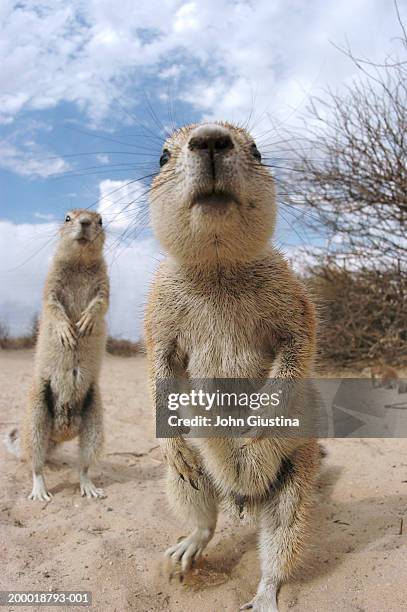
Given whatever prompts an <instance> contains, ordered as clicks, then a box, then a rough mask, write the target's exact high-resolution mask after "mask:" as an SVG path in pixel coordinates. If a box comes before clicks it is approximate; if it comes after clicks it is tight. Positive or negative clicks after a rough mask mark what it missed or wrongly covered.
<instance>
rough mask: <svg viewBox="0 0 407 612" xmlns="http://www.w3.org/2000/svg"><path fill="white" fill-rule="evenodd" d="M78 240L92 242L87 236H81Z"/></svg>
mask: <svg viewBox="0 0 407 612" xmlns="http://www.w3.org/2000/svg"><path fill="white" fill-rule="evenodd" d="M76 241H77V242H79V244H87V243H88V242H90V239H89V238H87V237H86V236H80V237H79V238H77V239H76Z"/></svg>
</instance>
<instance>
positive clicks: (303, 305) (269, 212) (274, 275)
mask: <svg viewBox="0 0 407 612" xmlns="http://www.w3.org/2000/svg"><path fill="white" fill-rule="evenodd" d="M160 165H161V171H160V174H159V175H158V176H157V177H156V178H155V180H154V182H153V185H152V189H151V206H150V208H151V218H152V225H153V229H154V231H155V234H156V236H157V237H158V239H159V241H160V242H161V244H162V246H163V247H164V248H165V250H166V252H167V254H168V257H167V259H166V260H165V261H163V262H162V263H161V264H160V266H159V269H158V271H157V274H156V276H155V279H154V281H153V285H152V288H151V292H150V297H149V303H148V307H147V313H146V320H145V332H146V343H147V352H148V360H149V368H150V380H151V389H152V393H153V395H154V392H155V381H156V380H157V379H172V378H176V377H184V378H191V379H199V378H201V379H202V378H254V379H264V380H265V379H267V378H269V377H275V378H277V379H282V380H295V379H297V378H306V377H309V376H311V375H312V367H313V360H314V352H315V328H316V320H315V313H314V307H313V305H312V303H311V301H310V299H309V297H308V295H307V293H306V291H305V289H304V287H303V286H302V284H301V283H300V281H299V280H298V279H297V278H296V277H295V275H294V273H293V272H292V271H291V269H290V268H289V266H288V264H287V262H286V261H285V259H284V258H283V256H282V255H281V254H280V253H279V252H278V251H277V250H276V249H275V248H274V247H273V246H272V245H271V244H270V238H271V236H272V234H273V231H274V226H275V218H276V202H275V189H274V181H273V178H272V176H271V174H270V173H269V171H268V169H267V168H266V167H264V166H263V165H262V163H261V155H260V152H259V151H258V149H257V147H256V144H255V142H254V140H253V138H252V137H251V136H250V135H249V133H248V132H247V131H246V130H244V129H243V128H239V127H235V126H233V125H231V124H228V123H213V124H209V123H208V124H201V125H191V126H187V127H184V128H182V129H180V130H178V131H176V132H175V133H174V134H173V135H172V136H171V137H170V138H169V139H168V140H167V142H166V143H165V145H164V150H163V152H162V156H161V159H160ZM161 442H162V448H163V454H164V457H165V460H166V462H167V464H168V494H169V501H170V503H171V505H172V506H173V508H174V509H175V512H176V513H177V515H178V516H179V517H184V518H185V519H190V520H191V522H192V527H193V530H192V532H191V533H190V535H189V536H188V537H186V538H183V539H182V540H181V541H179V542H178V543H177V544H175V545H174V546H172V547H171V548H169V549H168V550H167V552H166V557H167V559H168V561H169V563H170V564H172V565H173V567H174V569H175V570H176V571H179V572H181V573H183V572H187V571H188V570H189V569H190V568H191V567H192V565H193V563H194V561H195V560H197V558H198V557H199V556H200V555H201V554H202V552H203V550H204V549H205V547H206V545H207V544H208V542H209V541H210V539H211V538H212V536H213V533H214V530H215V526H216V520H217V512H218V506H219V504H220V503H221V502H222V501H223V500H224V499H225V498H228V497H230V498H234V499H236V500H241V499H244V500H245V502H247V503H249V504H250V505H251V506H252V508H253V511H254V514H255V516H256V519H257V524H258V527H259V550H260V560H261V569H262V577H261V580H260V584H259V587H258V590H257V594H256V595H255V597H254V598H253V599H252V600H251V601H250V603H248V604H246V605H244V606H243V608H242V609H245V610H246V609H251V610H255V611H257V612H259V611H262V612H265V611H266V610H267V611H268V612H269V611H270V610H271V611H274V610H277V591H278V588H279V586H280V584H281V583H282V581H284V580H286V579H287V578H288V577H289V576H290V574H291V572H292V571H293V569H294V568H295V567H296V565H297V563H298V561H299V559H300V557H301V553H302V552H303V551H304V549H305V548H306V540H307V535H308V532H309V522H310V515H311V508H312V499H313V492H314V483H315V478H316V475H317V472H318V468H319V463H320V452H319V448H318V444H317V442H316V441H315V440H306V439H294V440H293V439H291V440H289V439H286V438H284V439H281V438H278V439H277V438H261V439H259V440H257V441H256V443H254V444H247V443H246V442H247V439H246V440H242V439H238V438H233V439H229V438H227V439H226V438H212V439H209V438H207V439H199V440H198V439H196V440H186V439H184V438H182V437H177V438H172V439H165V440H162V441H161Z"/></svg>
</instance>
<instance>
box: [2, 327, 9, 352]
mask: <svg viewBox="0 0 407 612" xmlns="http://www.w3.org/2000/svg"><path fill="white" fill-rule="evenodd" d="M9 341H10V330H9V327H8V325H7V323H5V322H4V321H0V348H2V349H6V348H8V345H9Z"/></svg>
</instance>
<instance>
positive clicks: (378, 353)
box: [308, 264, 407, 368]
mask: <svg viewBox="0 0 407 612" xmlns="http://www.w3.org/2000/svg"><path fill="white" fill-rule="evenodd" d="M308 284H309V286H310V288H311V291H312V293H313V294H314V296H315V299H316V302H317V304H318V305H319V311H320V320H321V323H320V329H319V342H318V345H319V361H320V363H321V364H323V365H324V366H325V367H328V368H332V367H335V366H339V367H348V366H351V365H355V364H356V363H359V364H361V363H365V364H371V363H378V362H380V361H385V362H386V363H391V364H394V365H397V364H403V365H404V364H406V363H407V351H406V342H407V326H406V321H407V299H406V298H407V278H406V277H405V276H400V274H399V273H398V271H397V270H384V271H380V270H371V269H364V270H357V271H355V270H352V271H348V270H346V269H344V268H343V267H341V266H337V265H335V264H329V265H326V264H320V265H319V266H317V267H315V268H313V269H312V270H310V271H309V276H308Z"/></svg>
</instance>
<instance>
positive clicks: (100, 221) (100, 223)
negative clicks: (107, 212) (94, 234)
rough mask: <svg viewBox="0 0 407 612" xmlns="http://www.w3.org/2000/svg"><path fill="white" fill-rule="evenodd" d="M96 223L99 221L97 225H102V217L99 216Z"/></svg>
mask: <svg viewBox="0 0 407 612" xmlns="http://www.w3.org/2000/svg"><path fill="white" fill-rule="evenodd" d="M98 223H99V225H103V221H102V217H100V219H99V221H98Z"/></svg>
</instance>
